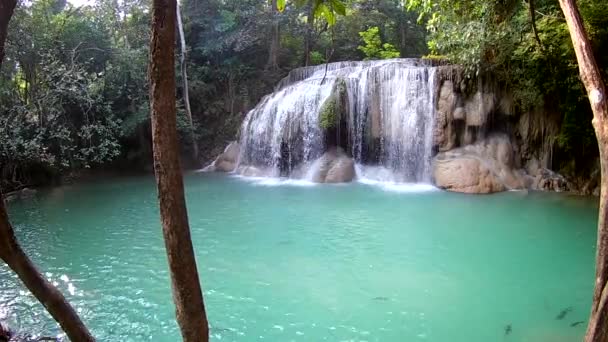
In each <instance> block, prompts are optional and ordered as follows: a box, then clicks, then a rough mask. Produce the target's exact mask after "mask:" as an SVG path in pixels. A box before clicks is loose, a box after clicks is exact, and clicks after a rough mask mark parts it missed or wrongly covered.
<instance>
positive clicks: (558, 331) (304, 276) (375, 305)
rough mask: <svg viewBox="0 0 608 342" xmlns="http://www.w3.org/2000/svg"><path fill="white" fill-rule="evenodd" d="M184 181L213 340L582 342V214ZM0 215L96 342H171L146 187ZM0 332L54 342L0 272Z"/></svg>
mask: <svg viewBox="0 0 608 342" xmlns="http://www.w3.org/2000/svg"><path fill="white" fill-rule="evenodd" d="M186 184H187V197H188V198H187V199H188V208H189V215H190V222H191V228H192V237H193V242H194V245H195V248H196V253H197V260H198V265H199V270H200V274H201V279H202V285H203V289H204V294H205V300H206V304H207V307H208V309H207V311H208V313H209V319H210V322H211V326H212V327H211V334H212V340H214V341H220V340H225V341H262V340H266V341H452V342H460V341H462V342H464V341H467V342H470V341H503V340H504V341H531V342H538V341H551V342H556V341H558V342H559V341H580V339H581V337H582V336H583V333H584V329H585V326H586V324H578V325H576V326H573V327H572V326H571V324H573V323H575V322H578V321H586V319H587V314H588V312H589V305H590V297H591V296H590V295H591V290H592V286H593V272H594V244H595V224H596V209H597V206H596V203H595V201H594V200H589V199H582V198H575V197H569V196H565V195H557V194H524V193H518V192H511V193H503V194H497V195H492V196H466V195H460V194H451V193H445V192H440V191H430V192H429V191H425V192H403V191H394V192H393V191H387V190H386V189H384V188H381V187H377V186H373V185H367V184H352V185H347V186H330V185H325V186H290V185H279V186H271V185H268V184H265V185H262V184H259V183H256V182H249V181H247V180H243V179H239V178H235V177H229V176H220V175H211V174H190V175H188V176H187V179H186ZM279 184H280V183H279ZM9 211H10V215H11V219H12V221H13V223H14V226H15V229H16V232H17V235H18V237H19V239H20V240H21V241H22V242H23V245H24V246H25V249H26V250H27V252H28V253H29V254H30V255H31V256H32V258H33V259H34V261H35V262H36V263H37V264H38V265H39V266H40V269H41V270H43V272H44V273H45V275H46V276H47V278H48V279H49V280H51V281H52V282H53V283H54V284H55V285H57V286H58V287H59V288H60V289H61V290H62V291H63V292H64V293H65V294H66V296H67V297H68V299H69V300H70V301H71V302H72V303H73V304H74V306H75V307H76V308H77V310H78V311H79V312H80V313H81V315H82V316H83V317H84V319H85V321H86V322H87V323H88V325H89V326H90V327H91V329H92V331H93V333H94V334H95V335H96V336H97V337H98V338H99V340H100V341H145V340H150V341H161V342H162V341H167V342H169V341H177V340H179V331H178V329H177V325H176V323H175V322H174V309H173V306H172V301H171V293H170V284H169V279H168V271H167V265H166V260H165V254H164V249H163V241H162V236H161V230H160V224H159V216H158V209H157V203H156V192H155V187H154V180H153V179H152V178H150V177H146V178H123V179H115V180H108V181H103V182H98V183H96V184H86V185H77V186H71V187H62V188H57V189H52V190H48V191H42V192H40V193H39V194H38V195H37V196H36V197H35V198H34V199H33V200H31V201H23V202H16V203H12V204H11V205H10V206H9ZM568 308H571V309H569V310H568V311H567V313H566V315H565V316H564V317H562V318H561V319H560V318H559V317H558V316H560V315H559V314H560V312H562V311H563V310H566V309H568ZM0 319H1V320H8V321H9V322H10V324H11V325H12V326H13V327H18V328H20V329H23V330H29V331H32V332H36V333H42V334H44V335H56V334H59V333H60V330H59V329H58V328H57V326H56V325H55V324H54V323H53V322H52V321H51V320H50V319H49V318H48V316H47V314H46V313H45V312H44V310H43V308H42V306H41V305H40V304H38V303H37V302H36V300H35V298H33V297H32V296H31V295H30V294H29V293H28V292H27V291H26V290H25V289H24V288H23V287H22V286H21V285H20V283H19V282H18V280H17V278H16V277H15V276H14V275H13V274H12V273H11V272H10V271H9V270H8V269H7V268H6V267H5V266H4V265H1V266H0ZM509 326H510V327H511V329H510V330H509V329H507V328H508V327H509Z"/></svg>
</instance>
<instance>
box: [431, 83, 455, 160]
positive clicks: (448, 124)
mask: <svg viewBox="0 0 608 342" xmlns="http://www.w3.org/2000/svg"><path fill="white" fill-rule="evenodd" d="M456 102H457V95H456V94H455V93H454V84H453V83H452V81H449V80H446V81H444V82H443V84H442V85H441V88H440V90H439V99H438V101H437V112H436V115H435V125H434V128H433V144H434V145H435V146H437V147H438V149H439V151H448V150H450V149H452V148H453V147H454V145H455V143H456V132H455V130H454V127H453V126H452V121H453V113H452V112H453V111H454V107H455V106H456Z"/></svg>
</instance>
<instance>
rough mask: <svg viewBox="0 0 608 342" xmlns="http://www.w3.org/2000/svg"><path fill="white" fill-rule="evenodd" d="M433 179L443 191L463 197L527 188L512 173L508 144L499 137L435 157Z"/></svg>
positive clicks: (521, 179)
mask: <svg viewBox="0 0 608 342" xmlns="http://www.w3.org/2000/svg"><path fill="white" fill-rule="evenodd" d="M433 179H434V182H435V185H437V186H438V187H440V188H442V189H446V190H449V191H456V192H464V193H492V192H498V191H504V190H510V189H524V188H526V179H525V177H524V175H523V174H522V173H521V172H519V171H517V170H515V169H514V156H513V147H512V145H511V142H510V141H509V139H508V138H507V137H506V136H502V135H497V136H493V137H490V138H488V139H485V140H482V141H480V142H477V143H475V144H473V145H468V146H465V147H462V148H458V149H455V150H451V151H449V152H442V153H439V154H437V156H436V157H435V159H434V161H433Z"/></svg>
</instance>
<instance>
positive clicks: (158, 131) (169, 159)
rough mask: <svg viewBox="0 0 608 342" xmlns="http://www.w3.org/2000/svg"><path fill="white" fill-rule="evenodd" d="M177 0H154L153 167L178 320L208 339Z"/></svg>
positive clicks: (188, 333)
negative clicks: (188, 172) (179, 101)
mask: <svg viewBox="0 0 608 342" xmlns="http://www.w3.org/2000/svg"><path fill="white" fill-rule="evenodd" d="M176 5H177V4H176V1H175V0H153V9H152V35H151V41H150V65H149V74H150V75H149V79H150V101H151V103H150V104H151V116H152V143H153V149H154V172H155V174H156V182H157V186H158V198H159V202H160V217H161V223H162V230H163V236H164V239H165V248H166V251H167V258H168V262H169V271H170V274H171V286H172V290H173V301H174V302H175V308H176V310H175V311H176V316H177V323H178V324H179V327H180V330H181V334H182V338H183V340H184V341H185V342H199V341H208V340H209V327H208V324H207V316H206V314H205V306H204V304H203V295H202V292H201V287H200V283H199V277H198V271H197V268H196V260H195V258H194V249H193V247H192V240H191V238H190V227H189V225H188V214H187V211H186V201H185V198H184V184H183V178H182V173H181V167H180V161H179V146H178V139H177V127H176V108H175V69H174V60H173V56H174V52H175V21H176V7H177V6H176Z"/></svg>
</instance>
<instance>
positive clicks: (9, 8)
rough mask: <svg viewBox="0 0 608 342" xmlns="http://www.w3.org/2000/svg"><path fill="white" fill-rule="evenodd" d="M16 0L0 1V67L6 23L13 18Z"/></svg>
mask: <svg viewBox="0 0 608 342" xmlns="http://www.w3.org/2000/svg"><path fill="white" fill-rule="evenodd" d="M16 5H17V0H0V66H2V61H3V60H4V42H5V41H6V36H7V34H8V22H9V21H10V20H11V17H12V16H13V11H14V10H15V6H16Z"/></svg>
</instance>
